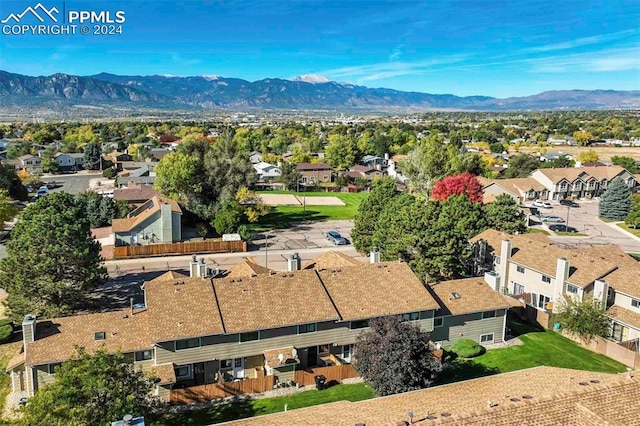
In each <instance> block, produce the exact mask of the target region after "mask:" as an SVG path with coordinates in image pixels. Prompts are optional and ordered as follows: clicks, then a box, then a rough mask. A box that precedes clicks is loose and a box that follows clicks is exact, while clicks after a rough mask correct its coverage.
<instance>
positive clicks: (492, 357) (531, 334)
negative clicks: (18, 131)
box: [442, 320, 626, 383]
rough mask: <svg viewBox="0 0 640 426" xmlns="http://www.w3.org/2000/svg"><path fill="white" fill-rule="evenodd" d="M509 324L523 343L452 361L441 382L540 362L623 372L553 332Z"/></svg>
mask: <svg viewBox="0 0 640 426" xmlns="http://www.w3.org/2000/svg"><path fill="white" fill-rule="evenodd" d="M509 327H511V329H512V330H513V332H514V333H516V334H520V333H525V334H521V335H520V336H519V339H520V340H522V342H523V343H524V344H523V345H522V346H511V347H507V348H502V349H493V350H490V351H487V352H486V353H485V354H483V355H481V356H479V357H477V358H472V359H470V360H455V361H453V366H454V368H453V369H452V370H451V371H449V372H447V374H445V375H444V377H442V381H443V382H444V383H450V382H457V381H460V380H466V379H471V378H475V377H481V376H486V375H490V374H498V373H506V372H509V371H515V370H522V369H524V368H531V367H537V366H541V365H546V366H549V367H561V368H572V369H577V370H588V371H599V372H604V373H620V372H623V371H626V366H625V365H623V364H621V363H619V362H617V361H614V360H612V359H611V358H607V357H605V356H604V355H600V354H596V353H595V352H591V351H589V350H587V349H584V348H582V347H580V346H579V345H577V344H576V343H574V342H573V341H571V340H569V339H567V338H565V337H562V336H561V335H560V334H558V333H556V332H554V331H550V330H536V329H534V328H532V327H531V326H530V325H528V324H525V323H522V322H519V321H515V320H514V321H511V322H510V323H509Z"/></svg>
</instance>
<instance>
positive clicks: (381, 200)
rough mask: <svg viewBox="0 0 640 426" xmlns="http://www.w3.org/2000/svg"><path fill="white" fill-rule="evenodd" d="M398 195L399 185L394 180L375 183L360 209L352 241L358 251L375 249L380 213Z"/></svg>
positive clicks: (388, 179)
mask: <svg viewBox="0 0 640 426" xmlns="http://www.w3.org/2000/svg"><path fill="white" fill-rule="evenodd" d="M396 194H397V184H396V181H395V180H394V179H392V178H382V179H377V180H375V181H374V182H373V189H372V190H371V193H370V194H369V196H368V197H367V199H366V200H364V201H363V202H362V203H361V204H360V206H359V207H358V214H357V215H356V217H355V220H354V225H353V229H352V230H351V239H352V240H353V245H354V246H355V248H356V250H357V251H358V252H360V253H368V252H369V251H371V249H372V248H373V244H372V237H373V233H374V232H375V229H376V223H377V222H378V219H379V216H380V213H382V210H383V209H384V208H385V206H386V205H387V204H388V203H389V202H390V201H391V200H392V199H393V197H395V196H396Z"/></svg>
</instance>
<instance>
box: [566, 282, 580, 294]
mask: <svg viewBox="0 0 640 426" xmlns="http://www.w3.org/2000/svg"><path fill="white" fill-rule="evenodd" d="M567 293H571V294H578V287H576V286H575V285H571V284H568V285H567Z"/></svg>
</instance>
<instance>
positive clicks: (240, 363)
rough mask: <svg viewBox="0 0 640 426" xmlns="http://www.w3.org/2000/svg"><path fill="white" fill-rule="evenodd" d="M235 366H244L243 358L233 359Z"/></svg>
mask: <svg viewBox="0 0 640 426" xmlns="http://www.w3.org/2000/svg"><path fill="white" fill-rule="evenodd" d="M233 367H234V368H242V358H236V359H234V360H233Z"/></svg>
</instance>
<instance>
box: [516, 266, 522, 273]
mask: <svg viewBox="0 0 640 426" xmlns="http://www.w3.org/2000/svg"><path fill="white" fill-rule="evenodd" d="M516 271H518V272H519V273H521V274H524V266H516Z"/></svg>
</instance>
